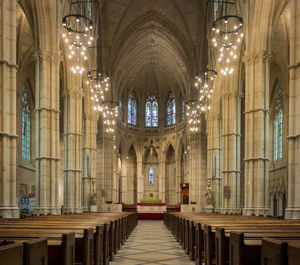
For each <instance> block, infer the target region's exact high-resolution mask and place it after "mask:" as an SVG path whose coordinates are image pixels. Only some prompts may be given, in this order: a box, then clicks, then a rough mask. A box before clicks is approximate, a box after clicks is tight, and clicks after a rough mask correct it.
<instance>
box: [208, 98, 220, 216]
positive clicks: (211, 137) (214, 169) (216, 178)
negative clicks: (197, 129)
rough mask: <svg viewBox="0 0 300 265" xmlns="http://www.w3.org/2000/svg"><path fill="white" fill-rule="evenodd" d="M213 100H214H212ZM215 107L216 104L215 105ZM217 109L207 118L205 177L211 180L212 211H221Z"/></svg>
mask: <svg viewBox="0 0 300 265" xmlns="http://www.w3.org/2000/svg"><path fill="white" fill-rule="evenodd" d="M213 100H214V99H213ZM215 106H216V104H215ZM218 111H219V109H218V108H213V109H212V110H211V111H210V113H209V115H208V117H207V132H208V137H207V176H208V178H211V180H212V181H211V185H212V192H213V206H214V211H216V212H220V211H221V209H220V208H221V206H222V204H221V199H222V190H221V186H222V185H221V184H222V183H221V176H220V162H222V161H221V137H222V136H221V128H220V126H221V116H220V115H219V114H218Z"/></svg>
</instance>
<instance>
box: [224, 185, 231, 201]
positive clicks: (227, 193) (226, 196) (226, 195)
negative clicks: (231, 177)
mask: <svg viewBox="0 0 300 265" xmlns="http://www.w3.org/2000/svg"><path fill="white" fill-rule="evenodd" d="M224 198H227V199H229V198H230V189H229V186H224Z"/></svg>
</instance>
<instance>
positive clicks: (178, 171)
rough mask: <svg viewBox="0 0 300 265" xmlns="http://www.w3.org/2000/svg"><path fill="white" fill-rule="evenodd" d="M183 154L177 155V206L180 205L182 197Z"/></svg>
mask: <svg viewBox="0 0 300 265" xmlns="http://www.w3.org/2000/svg"><path fill="white" fill-rule="evenodd" d="M180 156H181V153H178V154H177V157H176V179H175V200H176V204H178V205H179V204H180V199H181V198H180V195H181V188H180V184H181V183H180V180H181V172H183V170H182V168H181V166H182V165H181V157H180Z"/></svg>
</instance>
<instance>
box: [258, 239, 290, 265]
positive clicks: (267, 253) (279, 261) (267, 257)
mask: <svg viewBox="0 0 300 265" xmlns="http://www.w3.org/2000/svg"><path fill="white" fill-rule="evenodd" d="M287 250H288V244H287V243H286V242H282V241H278V240H275V239H271V238H263V239H262V244H261V265H269V264H272V265H288V255H287Z"/></svg>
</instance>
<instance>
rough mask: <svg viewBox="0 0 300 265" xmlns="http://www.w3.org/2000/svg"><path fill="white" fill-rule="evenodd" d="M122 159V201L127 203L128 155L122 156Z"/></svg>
mask: <svg viewBox="0 0 300 265" xmlns="http://www.w3.org/2000/svg"><path fill="white" fill-rule="evenodd" d="M121 161H122V166H121V176H120V178H121V202H122V203H125V204H126V203H127V202H128V198H127V163H128V159H127V156H126V155H122V158H121Z"/></svg>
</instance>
